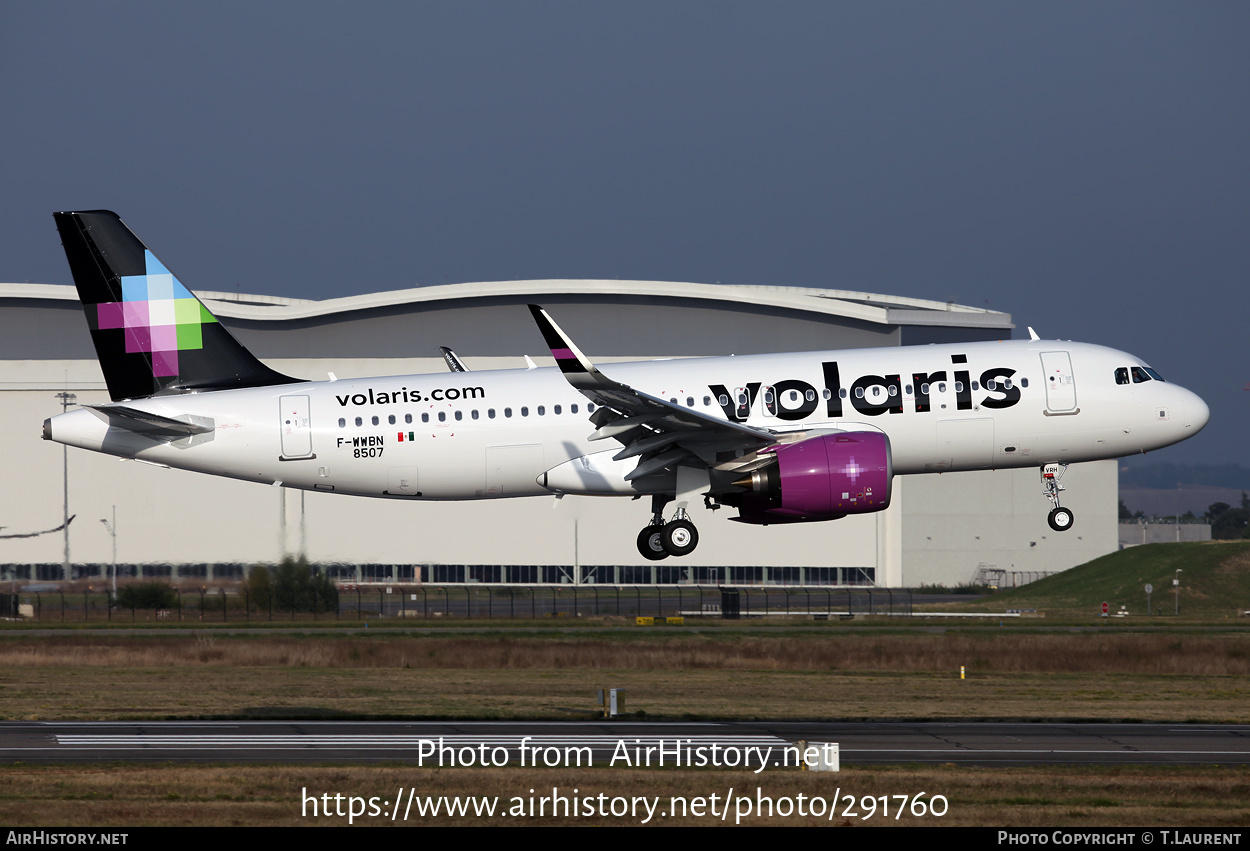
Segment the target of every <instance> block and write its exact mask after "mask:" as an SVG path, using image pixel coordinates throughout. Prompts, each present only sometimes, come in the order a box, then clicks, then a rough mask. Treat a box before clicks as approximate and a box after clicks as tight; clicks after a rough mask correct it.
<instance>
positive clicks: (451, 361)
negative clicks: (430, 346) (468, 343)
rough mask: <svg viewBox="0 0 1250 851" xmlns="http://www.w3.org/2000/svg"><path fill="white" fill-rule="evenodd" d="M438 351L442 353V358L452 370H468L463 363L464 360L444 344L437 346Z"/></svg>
mask: <svg viewBox="0 0 1250 851" xmlns="http://www.w3.org/2000/svg"><path fill="white" fill-rule="evenodd" d="M438 348H439V351H441V352H442V353H443V360H444V361H446V363H447V368H448V369H449V370H451V371H452V372H468V371H469V368H468V367H467V366H465V365H464V361H462V360H460V358H459V357H458V356H457V355H456V353H455V352H453V351H452V350H451V349H449V348H447V347H446V346H439V347H438Z"/></svg>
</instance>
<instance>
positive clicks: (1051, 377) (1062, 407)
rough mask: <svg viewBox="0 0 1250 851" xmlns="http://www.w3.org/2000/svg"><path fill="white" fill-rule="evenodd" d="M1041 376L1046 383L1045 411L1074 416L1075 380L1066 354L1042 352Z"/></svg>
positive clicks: (1075, 408) (1070, 360)
mask: <svg viewBox="0 0 1250 851" xmlns="http://www.w3.org/2000/svg"><path fill="white" fill-rule="evenodd" d="M1042 374H1043V375H1044V376H1045V381H1046V409H1047V410H1049V411H1052V412H1054V413H1059V414H1068V413H1071V414H1075V413H1077V411H1078V408H1077V407H1076V378H1075V376H1073V374H1072V359H1071V358H1070V357H1069V356H1068V353H1067V352H1042Z"/></svg>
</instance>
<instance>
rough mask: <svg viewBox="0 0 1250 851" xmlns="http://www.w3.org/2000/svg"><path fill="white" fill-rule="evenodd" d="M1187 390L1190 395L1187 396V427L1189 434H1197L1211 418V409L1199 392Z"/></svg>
mask: <svg viewBox="0 0 1250 851" xmlns="http://www.w3.org/2000/svg"><path fill="white" fill-rule="evenodd" d="M1186 392H1187V393H1188V395H1187V396H1186V397H1185V429H1186V431H1188V432H1189V434H1197V433H1198V432H1200V431H1202V428H1203V426H1205V425H1206V424H1207V420H1209V419H1210V418H1211V409H1210V408H1208V407H1207V403H1206V402H1204V401H1202V398H1201V397H1200V396H1199V395H1198V394H1197V393H1190V392H1189V391H1186Z"/></svg>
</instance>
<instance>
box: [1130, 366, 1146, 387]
mask: <svg viewBox="0 0 1250 851" xmlns="http://www.w3.org/2000/svg"><path fill="white" fill-rule="evenodd" d="M1149 380H1150V376H1149V375H1147V374H1146V370H1144V369H1142V368H1141V367H1140V366H1135V367H1133V383H1134V384H1141V383H1142V382H1143V381H1149Z"/></svg>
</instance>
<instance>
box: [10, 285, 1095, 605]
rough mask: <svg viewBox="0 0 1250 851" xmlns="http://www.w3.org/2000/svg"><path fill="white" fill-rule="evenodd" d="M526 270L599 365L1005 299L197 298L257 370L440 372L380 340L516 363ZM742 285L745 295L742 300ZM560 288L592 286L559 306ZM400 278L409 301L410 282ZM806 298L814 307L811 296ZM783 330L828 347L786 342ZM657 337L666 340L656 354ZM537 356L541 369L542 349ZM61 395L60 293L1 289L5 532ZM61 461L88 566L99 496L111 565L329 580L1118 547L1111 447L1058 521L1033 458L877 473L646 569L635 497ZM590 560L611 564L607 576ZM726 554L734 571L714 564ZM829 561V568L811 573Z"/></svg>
mask: <svg viewBox="0 0 1250 851" xmlns="http://www.w3.org/2000/svg"><path fill="white" fill-rule="evenodd" d="M627 283H628V282H627ZM527 284H531V285H533V284H540V285H541V286H533V287H527V286H526V285H527ZM557 284H559V285H562V286H563V289H561V288H560V287H557V286H555V285H557ZM574 284H576V286H574ZM564 285H567V286H564ZM544 286H545V287H547V289H554V290H558V292H548V293H546V297H547V298H548V300H550V299H554V298H557V297H558V298H561V299H564V303H563V305H562V307H561V312H560V314H559V315H560V317H561V321H562V323H565V324H566V329H567V330H569V332H570V333H571V334H573V335H574V337H575V339H578V338H579V333H578V332H579V328H578V326H579V325H581V326H584V327H583V328H582V329H581V335H580V339H584V340H586V341H587V342H586V343H585V344H584V348H586V349H587V351H588V353H589V354H591V356H592V357H596V359H599V360H601V361H603V362H605V363H606V362H611V361H614V360H626V359H631V360H636V359H642V358H645V357H662V356H669V357H682V356H692V355H706V354H721V353H726V352H728V351H735V352H737V353H743V354H745V353H750V352H754V351H767V350H769V349H770V348H772V349H787V348H792V347H794V348H818V347H819V348H839V347H848V346H851V345H858V346H864V345H897V344H898V343H899V342H900V341H911V342H927V341H933V342H936V341H946V340H948V339H965V340H974V339H997V338H999V337H1004V336H1009V329H1010V318H1009V317H1007V316H1005V315H1004V314H999V313H993V312H991V311H977V310H974V309H968V308H959V307H958V306H951V305H933V304H931V303H920V302H915V301H904V300H894V301H890V300H889V299H888V298H887V297H884V296H870V295H865V294H856V293H833V292H832V291H822V290H811V291H809V290H802V291H797V292H796V291H790V290H774V289H773V288H715V291H716V292H720V291H722V290H731V291H734V292H735V295H736V296H738V297H740V298H739V300H738V301H727V302H726V303H723V304H721V303H713V302H712V301H710V300H709V295H708V292H706V289H708V288H700V287H699V286H698V285H682V284H673V285H660V284H653V283H648V285H647V286H648V287H650V288H652V289H651V290H646V288H643V291H639V290H638V289H633V290H629V291H628V292H626V293H622V292H620V290H622V289H627V287H625V286H623V285H622V284H621V283H620V282H508V283H506V284H500V285H457V287H454V288H429V290H446V289H452V290H454V292H453V293H452V295H454V296H455V298H451V299H448V300H446V301H444V302H438V303H437V309H436V310H435V309H432V308H431V306H430V304H428V303H422V302H421V300H420V299H414V298H412V297H405V296H406V295H409V294H410V293H407V294H406V293H383V294H377V295H374V296H365V297H360V298H358V299H352V300H337V301H338V302H340V304H338V305H337V306H334V309H328V308H326V305H327V304H330V303H318V302H292V301H289V300H282V299H264V298H263V297H253V296H238V297H236V296H233V295H232V296H231V298H232V299H234V298H239V299H242V301H241V302H235V303H234V304H231V303H229V302H225V301H221V300H212V299H206V300H207V303H208V304H209V305H210V308H211V309H212V310H213V311H214V312H215V313H217V314H218V316H219V317H220V318H221V319H222V321H223V324H226V325H227V326H228V327H231V328H232V330H234V331H235V332H236V334H237V336H239V337H240V339H242V340H244V341H245V342H246V343H247V345H249V346H250V347H252V348H253V349H254V350H255V351H256V352H257V354H259V355H260V356H262V357H265V358H266V361H267V362H268V363H269V364H270V365H271V366H273V367H274V368H276V369H278V370H280V371H283V372H286V373H288V374H291V375H298V376H302V377H308V378H314V379H315V378H318V377H321V376H324V375H325V374H326V373H328V372H334V373H335V374H336V375H338V376H339V377H342V378H348V377H355V376H367V375H387V374H406V373H420V372H443V371H445V369H446V367H445V365H444V364H443V362H442V360H441V359H439V358H437V357H395V356H394V354H395V352H396V350H397V349H406V350H407V351H409V352H411V353H417V352H420V353H426V352H430V350H433V352H431V353H436V352H437V349H436V346H437V345H438V344H446V345H452V346H454V347H455V348H456V349H457V351H458V352H459V353H460V354H461V356H462V357H463V358H464V359H465V360H466V361H467V362H468V364H469V366H470V367H471V368H478V369H491V368H501V367H504V368H506V367H521V366H523V365H524V361H523V359H522V357H521V356H522V355H523V354H525V353H526V352H527V351H529V352H536V351H543V347H542V345H541V340H539V339H538V338H537V336H536V334H535V333H533V331H532V327H531V326H529V325H527V324H526V323H525V320H524V319H523V318H522V319H520V320H518V319H517V314H518V311H517V310H515V309H511V308H513V307H515V306H516V305H513V304H511V303H512V302H515V303H516V304H521V303H523V302H524V300H525V299H527V298H528V299H530V300H532V299H533V296H534V294H533V292H531V290H532V289H539V290H541V289H543V287H544ZM492 287H494V289H492ZM665 287H669V288H677V289H678V290H679V291H681V292H685V291H686V290H685V289H682V288H691V287H695V288H697V289H698V294H699V298H698V299H694V300H691V302H690V304H688V305H687V304H684V303H677V302H675V301H674V300H673V299H672V298H671V297H670V290H669V289H665ZM741 289H747V290H751V293H749V294H747V295H749V296H750V297H749V298H747V297H745V296H743V295H742V293H740V292H738V290H741ZM470 290H471V292H470ZM579 290H586V291H588V292H589V293H590V296H587V297H585V298H584V299H582V302H578V298H579V296H578V292H579ZM410 292H420V293H421V295H422V297H423V298H425V299H427V300H428V299H429V295H430V294H429V292H428V291H426V290H422V291H410ZM813 293H815V294H816V295H813ZM614 299H615V300H616V301H618V302H620V303H619V304H617V305H616V306H615V307H612V308H611V309H612V320H613V321H612V323H611V327H612V328H613V329H615V330H613V332H612V333H610V334H609V333H604V334H597V333H593V334H592V333H588V332H587V330H586V328H589V327H591V326H592V325H593V322H594V319H595V317H596V316H599V317H601V316H602V315H603V314H604V311H605V309H607V308H608V307H611V303H612V302H613V300H614ZM70 302H72V303H73V304H72V306H73V308H74V309H72V310H71V309H68V308H69V307H70V306H71V304H70ZM344 302H345V303H346V304H344ZM505 302H506V303H505ZM812 304H815V305H816V307H818V308H819V310H818V311H817V310H813V309H809V308H810V307H811V305H812ZM830 305H834V306H835V307H836V308H837V309H832V308H830ZM883 305H884V306H883ZM925 305H928V306H927V307H926V306H925ZM839 311H841V312H839ZM961 311H964V312H961ZM657 312H658V313H659V314H660V315H661V317H662V321H660V320H657V321H655V322H651V323H650V324H649V325H648V324H647V317H648V316H653V315H655V314H657ZM232 314H239V315H243V316H244V318H242V319H239V318H234V317H232ZM566 316H567V317H569V319H568V320H567V321H566V319H565V317H566ZM340 319H341V320H342V321H341V322H340V321H339V320H340ZM405 319H406V320H407V321H403V320H405ZM501 323H502V324H501ZM640 323H641V325H640ZM961 323H962V324H961ZM415 324H420V325H421V326H422V327H421V330H420V333H415V332H414V331H413V326H414V325H415ZM631 325H633V326H635V327H645V328H646V330H645V331H640V332H638V333H637V334H636V335H635V336H638V337H640V338H650V337H654V338H655V339H652V340H651V342H650V343H649V344H646V345H650V346H654V347H653V348H651V349H650V351H647V350H646V345H644V343H638V342H637V341H636V340H635V341H634V342H635V344H637V345H638V349H637V350H634V351H632V352H631V350H630V349H629V348H628V345H629V340H630V337H629V333H628V329H629V326H631ZM657 325H664V326H666V327H662V328H658V327H656V326H657ZM501 328H502V329H504V330H500V329H501ZM622 328H623V329H624V330H621V329H622ZM822 328H823V329H824V330H823V332H822V330H821V329H822ZM319 329H320V331H323V332H325V335H326V336H328V337H330V338H332V340H333V345H332V346H331V348H332V349H333V350H334V352H333V354H334V356H333V357H310V356H311V355H314V354H318V353H319V352H318V350H317V349H318V347H317V341H318V339H319V333H318V330H319ZM678 329H684V333H677V331H678ZM293 330H295V331H298V333H291V332H292V331H293ZM791 331H793V333H790V332H791ZM726 334H728V338H725V337H724V335H726ZM291 338H298V339H297V340H295V339H291ZM725 339H728V340H729V342H728V343H726V342H725ZM793 339H798V340H799V341H801V342H805V343H814V342H816V343H818V342H822V341H826V345H825V346H816V345H808V346H791V344H790V341H791V340H793ZM661 342H663V344H664V346H665V348H659V346H660V344H661ZM297 344H298V345H297ZM718 346H719V347H720V348H718ZM296 349H299V351H296ZM504 352H507V353H506V354H505V353H504ZM600 352H602V354H600ZM58 354H60V356H59V357H58V356H57V355H58ZM296 355H299V356H296ZM352 355H357V356H352ZM387 355H390V356H387ZM631 355H632V356H631ZM535 360H537V361H538V362H539V363H540V364H545V363H550V358H545V359H544V358H541V357H537V356H535ZM62 390H69V392H72V393H75V394H77V397H78V399H77V401H78V402H80V403H91V402H106V401H108V396H107V393H106V392H105V388H104V382H103V378H102V376H101V374H100V371H99V367H98V366H97V364H96V363H95V361H94V359H93V358H92V357H91V351H90V339H89V337H88V335H87V333H86V325H85V322H84V321H83V319H82V317H81V313H80V312H79V311H78V310H77V305H76V301H75V296H74V294H73V290H72V288H68V287H52V286H36V287H32V286H30V285H0V470H3V478H4V481H5V488H4V490H3V492H2V495H0V527H7V528H0V535H6V534H14V533H19V534H20V533H27V532H33V531H38V530H43V529H48V528H51V527H54V526H57V525H59V524H60V522H61V516H62V499H63V495H62V447H61V446H60V445H59V444H53V443H50V442H47V441H43V440H41V439H40V427H41V425H42V423H43V420H44V419H46V418H47V417H49V416H52V415H54V414H56V413H59V412H60V410H61V407H60V402H59V401H58V400H57V398H56V397H55V394H56V393H58V392H60V391H62ZM67 458H68V471H69V512H70V513H71V514H76V515H77V517H76V519H75V521H74V522H73V523H72V524H71V526H70V534H69V540H70V555H71V562H72V563H73V564H74V565H77V566H79V567H77V568H76V569H77V570H78V571H80V572H82V571H84V570H85V572H87V573H88V574H91V573H94V571H95V570H97V569H98V568H99V567H100V566H104V565H107V564H109V563H110V562H111V560H112V544H113V539H112V537H111V536H110V534H109V532H108V529H107V528H106V526H105V525H104V524H102V523H101V522H100V520H101V519H109V520H110V521H111V518H112V511H113V506H116V512H117V515H116V516H117V530H118V534H117V559H118V563H119V564H122V565H138V566H141V567H140V569H142V570H143V572H144V574H145V575H148V574H154V575H167V573H168V568H167V567H164V566H167V565H174V566H175V567H174V570H175V572H176V573H177V574H179V575H182V576H188V577H205V578H207V577H209V576H213V577H214V578H222V577H228V576H234V575H238V573H239V572H241V568H240V567H232V568H230V569H227V570H223V569H221V568H214V567H203V566H204V565H222V564H225V565H235V566H243V565H251V564H257V563H273V562H276V561H277V560H279V559H280V558H281V557H282V555H283V554H284V553H298V552H304V553H306V554H307V556H308V557H309V559H310V560H312V561H314V562H317V563H322V564H326V565H331V564H332V565H337V566H338V567H336V568H335V570H336V572H339V573H341V574H342V575H345V576H347V575H353V574H357V573H358V574H359V575H360V576H361V578H363V579H365V580H369V579H383V578H394V579H403V578H407V576H410V575H411V573H410V572H407V571H410V570H411V566H413V565H435V566H439V565H441V566H451V567H437V568H427V577H430V578H446V577H449V576H458V577H463V578H465V579H488V580H489V579H502V578H505V574H504V572H503V571H504V568H508V569H509V570H510V572H509V573H507V574H506V577H507V578H509V579H512V580H513V581H533V580H534V577H535V576H537V575H538V574H537V570H538V569H539V568H541V567H543V566H556V567H558V568H562V570H560V571H557V573H559V574H560V575H563V576H567V575H571V574H572V573H573V567H574V566H577V567H578V569H579V570H580V571H581V575H583V576H587V575H589V572H590V570H591V569H592V568H596V569H597V570H598V572H597V573H595V574H593V575H594V576H596V577H597V578H598V579H600V580H601V581H602V580H607V581H613V580H615V579H622V581H638V580H640V579H642V578H644V577H648V576H650V573H649V571H650V569H651V568H652V567H657V568H658V569H660V570H661V571H668V572H667V573H661V574H660V576H661V578H664V577H667V578H668V579H670V580H671V579H673V578H675V577H676V576H678V575H680V576H681V577H682V578H685V579H692V580H693V579H698V580H699V581H717V580H719V581H726V580H733V579H734V578H735V577H738V578H743V577H745V578H747V579H748V580H749V579H762V578H763V577H764V575H765V574H764V571H765V570H767V571H768V576H769V578H770V579H772V580H780V581H788V582H795V581H798V580H799V579H800V578H804V579H806V580H808V581H820V582H826V581H829V580H830V576H831V575H832V576H841V577H843V578H845V577H854V576H860V577H862V576H863V575H864V573H860V572H858V571H860V570H861V569H862V570H863V571H864V572H871V575H873V576H875V579H876V582H877V584H879V585H888V586H894V587H897V586H902V585H908V586H915V585H920V584H944V585H955V584H959V583H963V582H970V581H972V580H973V578H974V577H975V576H976V575H977V572H978V569H980V568H986V567H990V568H993V569H999V570H1003V571H1015V572H1017V573H1020V574H1024V573H1030V572H1031V573H1039V572H1054V571H1057V570H1062V569H1066V568H1067V567H1071V566H1073V565H1075V564H1080V563H1083V562H1085V561H1088V560H1089V559H1091V558H1095V557H1097V556H1099V555H1102V554H1105V553H1107V552H1110V551H1112V550H1114V549H1115V548H1116V493H1117V476H1116V465H1115V463H1114V462H1100V463H1098V464H1090V465H1079V466H1073V467H1072V468H1070V469H1069V472H1068V474H1067V476H1066V478H1065V480H1064V484H1065V485H1067V486H1068V487H1069V490H1068V491H1067V492H1066V493H1065V504H1066V505H1070V506H1071V507H1072V508H1073V509H1074V511H1075V512H1076V524H1075V527H1074V528H1073V530H1071V531H1070V532H1068V533H1065V534H1059V533H1055V532H1052V531H1051V530H1050V528H1049V526H1047V524H1046V513H1047V511H1048V510H1049V504H1048V503H1047V502H1046V500H1045V499H1044V498H1043V497H1042V495H1041V485H1040V482H1039V480H1038V472H1037V470H1035V469H1026V470H1015V471H998V472H987V473H948V474H944V475H930V476H915V477H905V478H903V477H900V478H897V479H896V480H895V485H894V488H895V490H894V494H895V496H894V501H893V503H892V505H891V507H890V508H889V509H888V510H887V511H885V512H881V513H879V514H875V515H867V516H863V517H849V518H846V519H843V520H840V521H835V522H830V523H813V524H800V525H781V526H769V527H766V528H761V527H753V526H746V525H743V524H738V523H732V522H729V521H728V516H729V515H730V514H732V513H733V512H732V510H731V509H726V510H723V511H719V512H715V513H711V512H707V511H705V510H703V509H701V508H700V509H696V514H695V517H694V520H695V522H696V524H697V525H698V526H699V529H700V533H701V540H700V545H699V548H698V549H697V550H696V551H695V553H693V554H692V555H691V556H689V557H687V558H685V559H668V560H666V561H664V562H659V563H652V562H647V561H645V560H643V559H642V558H641V557H640V556H639V555H638V554H637V552H636V551H635V549H634V538H635V536H636V534H637V532H638V530H639V529H640V528H641V527H642V526H643V525H644V524H645V522H646V520H647V519H648V515H649V511H650V508H649V504H648V503H649V501H647V500H638V501H630V500H624V499H607V498H590V497H566V498H565V499H563V500H559V501H557V500H555V499H554V498H549V497H535V498H529V499H517V500H501V501H482V502H460V503H433V502H416V503H412V502H408V501H404V502H398V501H391V500H380V499H379V500H375V499H366V498H359V497H343V496H335V495H330V494H321V493H305V492H300V491H292V490H288V489H284V488H273V487H265V486H261V485H257V484H253V483H248V482H237V481H232V480H228V479H222V478H217V477H212V476H204V475H200V474H196V473H189V472H185V471H180V470H170V469H161V468H157V467H154V466H152V465H147V464H142V463H136V462H127V461H120V460H118V459H115V458H111V457H107V456H103V455H97V454H94V453H89V452H84V451H81V450H74V449H70V450H69V451H68V453H67ZM62 559H63V537H62V535H61V534H60V533H56V534H50V535H42V536H38V537H31V538H0V566H7V567H2V568H0V569H4V570H6V571H7V573H6V574H4V578H10V577H12V578H15V579H25V578H27V577H31V578H33V577H35V576H39V577H41V578H47V579H56V578H59V577H60V572H61V564H62ZM85 565H91V566H94V567H92V568H85V569H84V567H83V566H85ZM33 566H41V567H33ZM605 567H606V568H612V569H613V572H610V575H605V571H604V569H603V568H605ZM728 568H733V570H734V573H733V574H732V575H727V574H726V570H727V569H728ZM800 568H801V569H802V571H803V572H802V573H800V572H798V569H800ZM829 568H842V569H844V572H843V573H841V574H837V573H834V574H830V572H829V570H828V569H829ZM618 569H619V570H621V571H624V572H623V573H618V572H615V571H616V570H618ZM678 569H680V570H681V571H684V572H681V573H680V574H679V573H676V572H675V571H676V570H678ZM162 570H164V571H165V573H162ZM214 571H216V572H215V573H214ZM457 571H458V572H457ZM623 577H628V580H624V579H623Z"/></svg>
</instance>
